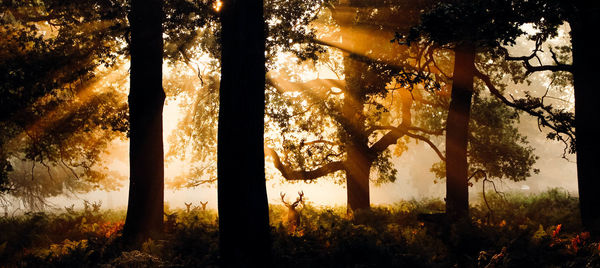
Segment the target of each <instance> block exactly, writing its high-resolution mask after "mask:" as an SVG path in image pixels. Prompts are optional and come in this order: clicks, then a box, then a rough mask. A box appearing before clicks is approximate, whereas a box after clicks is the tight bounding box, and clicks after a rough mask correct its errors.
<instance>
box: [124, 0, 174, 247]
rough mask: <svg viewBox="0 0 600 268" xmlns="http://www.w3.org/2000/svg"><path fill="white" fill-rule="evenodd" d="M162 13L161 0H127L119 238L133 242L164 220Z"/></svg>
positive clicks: (155, 229) (156, 230)
mask: <svg viewBox="0 0 600 268" xmlns="http://www.w3.org/2000/svg"><path fill="white" fill-rule="evenodd" d="M162 18H163V13H162V1H160V0H148V1H142V0H132V1H131V12H130V14H129V22H130V27H131V44H130V54H131V70H130V80H131V81H130V92H129V122H130V145H129V148H130V151H129V159H130V160H129V161H130V178H129V179H130V184H129V201H128V207H127V218H126V220H125V226H124V229H123V237H124V238H125V239H126V241H128V242H129V243H135V244H138V243H140V242H141V241H143V240H144V239H146V238H148V237H152V236H155V235H158V234H160V233H161V231H162V224H163V209H164V208H163V206H164V205H163V202H164V201H163V194H164V193H163V190H164V156H163V136H162V109H163V105H164V100H165V93H164V91H163V88H162V52H163V41H162Z"/></svg>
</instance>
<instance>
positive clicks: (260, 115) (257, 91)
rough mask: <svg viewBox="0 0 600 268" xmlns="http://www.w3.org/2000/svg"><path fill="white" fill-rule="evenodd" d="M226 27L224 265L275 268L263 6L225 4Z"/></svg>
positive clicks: (221, 198)
mask: <svg viewBox="0 0 600 268" xmlns="http://www.w3.org/2000/svg"><path fill="white" fill-rule="evenodd" d="M221 25H222V35H221V85H220V97H219V99H220V108H219V130H218V160H217V173H218V181H217V182H218V202H219V204H218V206H219V235H220V237H219V242H220V245H219V246H220V254H221V265H222V266H223V267H269V263H270V251H271V244H270V237H269V236H270V229H269V209H268V204H267V192H266V185H265V171H264V147H263V143H264V142H263V134H264V103H265V96H264V93H265V90H264V88H265V74H266V73H265V55H264V53H265V33H264V29H265V25H264V19H263V1H256V0H253V1H251V0H229V1H224V4H223V8H222V10H221ZM240 134H241V135H240Z"/></svg>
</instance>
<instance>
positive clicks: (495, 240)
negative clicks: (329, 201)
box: [0, 189, 600, 267]
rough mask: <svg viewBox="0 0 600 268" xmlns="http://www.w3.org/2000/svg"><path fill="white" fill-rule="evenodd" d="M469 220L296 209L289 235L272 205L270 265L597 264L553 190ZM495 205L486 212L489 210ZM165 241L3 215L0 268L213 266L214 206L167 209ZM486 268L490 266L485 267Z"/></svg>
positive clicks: (82, 219) (76, 220)
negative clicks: (129, 245) (134, 241)
mask: <svg viewBox="0 0 600 268" xmlns="http://www.w3.org/2000/svg"><path fill="white" fill-rule="evenodd" d="M487 201H488V205H489V208H488V206H487V205H485V204H478V205H475V206H474V207H472V208H471V217H472V219H471V222H468V223H458V224H444V223H443V222H435V221H433V222H432V221H426V222H424V221H420V220H419V219H420V217H419V215H420V214H423V213H432V212H440V211H443V209H444V203H443V202H442V201H440V200H422V201H415V200H411V201H404V202H400V203H396V204H394V205H390V206H378V207H374V208H372V209H371V210H370V211H364V212H359V213H356V214H355V215H354V216H353V217H352V218H349V217H348V216H346V213H345V208H344V207H314V206H311V205H307V206H306V207H305V208H303V209H302V210H301V215H302V217H301V222H300V224H299V226H298V228H297V229H296V230H295V231H294V232H290V230H289V228H288V226H286V224H285V222H284V220H283V219H284V218H285V217H286V216H287V209H286V208H285V207H283V206H277V205H274V206H271V207H270V221H271V224H272V241H273V257H274V260H273V262H274V266H275V267H452V266H455V265H457V266H458V267H486V266H487V265H490V264H491V265H493V267H521V266H525V265H535V266H537V267H586V266H588V267H597V266H600V255H599V252H598V249H599V248H598V247H599V246H598V243H597V242H598V241H593V240H592V239H591V238H589V235H588V234H586V233H582V230H581V224H580V222H579V220H578V219H579V212H578V209H577V203H578V202H577V198H575V197H572V196H570V195H569V194H568V193H566V192H564V191H560V190H557V189H553V190H549V191H547V192H544V193H541V194H538V195H531V196H525V195H522V194H507V195H506V196H505V197H501V196H498V195H496V194H491V193H489V194H488V195H487ZM490 209H491V210H490ZM167 213H168V214H172V213H176V217H172V218H171V219H170V220H168V221H166V222H165V226H166V229H167V230H168V233H167V234H166V235H165V237H164V238H163V239H160V240H148V241H147V242H146V243H144V245H143V246H142V248H141V249H139V250H135V251H123V249H122V248H119V247H118V246H116V245H115V244H116V243H115V240H116V239H118V237H119V235H120V233H119V231H120V228H121V227H122V224H123V218H124V215H125V213H124V212H123V211H110V210H98V211H90V210H82V211H70V212H65V213H62V214H46V213H29V214H25V215H22V216H18V217H8V218H7V217H5V218H0V230H2V232H0V266H7V267H13V266H17V267H89V266H105V267H148V266H163V267H165V266H166V267H172V266H177V267H215V266H217V264H218V225H217V222H218V221H217V215H216V212H214V211H192V212H190V213H187V212H185V210H169V211H168V212H167ZM489 267H492V266H489Z"/></svg>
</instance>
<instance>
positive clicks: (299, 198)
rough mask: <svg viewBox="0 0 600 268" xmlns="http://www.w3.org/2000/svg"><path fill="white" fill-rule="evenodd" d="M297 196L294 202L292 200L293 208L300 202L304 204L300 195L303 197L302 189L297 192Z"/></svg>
mask: <svg viewBox="0 0 600 268" xmlns="http://www.w3.org/2000/svg"><path fill="white" fill-rule="evenodd" d="M298 196H299V197H298V198H296V202H294V203H293V204H292V207H294V208H295V207H297V206H298V204H300V203H302V204H304V201H303V200H302V197H304V191H300V192H298Z"/></svg>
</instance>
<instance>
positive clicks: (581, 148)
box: [569, 1, 600, 236]
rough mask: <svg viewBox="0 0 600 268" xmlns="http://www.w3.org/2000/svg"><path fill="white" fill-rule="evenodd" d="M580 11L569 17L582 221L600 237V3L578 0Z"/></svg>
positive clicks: (577, 10) (577, 4)
mask: <svg viewBox="0 0 600 268" xmlns="http://www.w3.org/2000/svg"><path fill="white" fill-rule="evenodd" d="M575 5H576V6H575V8H576V12H575V14H573V17H572V18H571V19H570V20H569V24H570V25H571V42H572V46H573V67H574V68H573V84H574V87H575V127H576V131H577V141H576V146H577V182H578V186H579V202H580V209H581V220H582V223H583V225H584V226H585V228H587V229H588V230H590V231H591V232H592V234H594V235H595V236H600V211H599V210H598V208H597V205H598V204H600V180H599V179H598V176H599V175H598V174H600V169H599V167H598V164H597V163H596V161H595V159H596V155H595V154H596V152H598V150H600V145H598V142H597V140H596V131H595V130H594V129H595V126H594V124H593V123H592V122H595V121H596V116H595V115H597V114H598V111H597V108H596V101H597V99H598V92H597V88H598V86H597V82H596V80H595V79H594V78H595V75H596V73H595V72H594V68H593V66H595V65H596V64H597V63H598V62H599V61H600V58H599V56H598V53H597V51H596V47H595V45H594V44H595V42H594V40H593V34H590V33H592V32H594V31H595V28H596V27H597V25H599V23H600V21H599V20H600V5H599V3H598V2H595V1H576V2H575Z"/></svg>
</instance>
